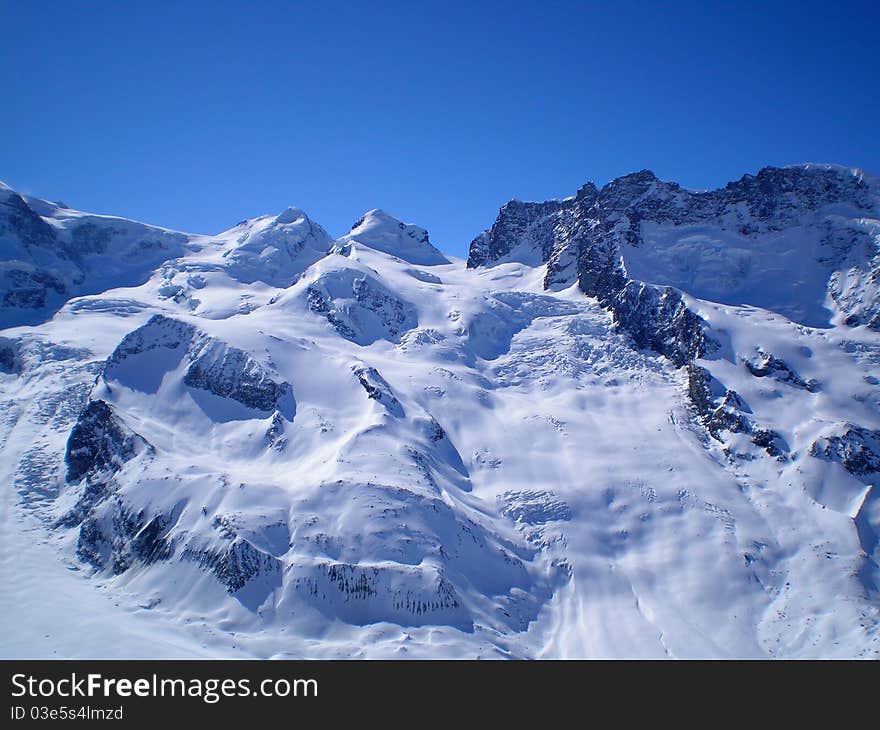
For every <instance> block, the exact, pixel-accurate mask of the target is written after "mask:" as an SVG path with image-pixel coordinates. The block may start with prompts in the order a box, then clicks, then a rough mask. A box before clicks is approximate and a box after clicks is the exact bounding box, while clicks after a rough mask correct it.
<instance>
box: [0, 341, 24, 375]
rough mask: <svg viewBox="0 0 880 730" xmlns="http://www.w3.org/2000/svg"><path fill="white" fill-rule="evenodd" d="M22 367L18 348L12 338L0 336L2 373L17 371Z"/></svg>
mask: <svg viewBox="0 0 880 730" xmlns="http://www.w3.org/2000/svg"><path fill="white" fill-rule="evenodd" d="M20 367H21V364H20V363H19V357H18V348H17V346H16V344H15V342H13V341H12V340H10V339H8V338H7V337H0V373H7V374H12V373H17V372H18V371H19V369H20Z"/></svg>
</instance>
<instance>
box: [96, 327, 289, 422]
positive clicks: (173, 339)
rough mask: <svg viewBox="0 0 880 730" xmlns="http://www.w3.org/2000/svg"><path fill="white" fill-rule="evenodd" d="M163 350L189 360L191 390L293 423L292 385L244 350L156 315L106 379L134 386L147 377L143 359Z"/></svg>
mask: <svg viewBox="0 0 880 730" xmlns="http://www.w3.org/2000/svg"><path fill="white" fill-rule="evenodd" d="M157 350H170V351H175V352H179V355H175V356H174V358H175V359H176V358H179V359H183V358H185V359H186V361H187V362H188V365H187V366H186V370H185V372H184V374H183V383H184V384H185V385H187V386H189V387H190V388H195V389H198V390H203V391H206V392H208V393H211V394H213V395H216V396H219V397H220V398H229V399H231V400H234V401H236V402H238V403H241V404H242V405H243V406H246V407H247V408H252V409H254V410H258V411H262V412H266V413H271V412H273V411H280V412H282V413H284V415H285V416H286V417H287V418H288V420H290V419H292V418H293V412H294V410H295V402H294V398H293V393H292V389H291V386H290V383H288V382H286V381H282V380H281V379H280V378H278V376H277V375H276V374H275V373H274V372H272V371H271V370H270V369H269V368H267V367H266V366H265V365H263V364H261V363H259V362H257V361H256V360H255V359H254V358H252V357H251V356H250V355H249V354H248V353H247V352H245V351H244V350H240V349H238V348H236V347H233V346H231V345H229V344H227V343H226V342H223V341H222V340H219V339H217V338H215V337H212V336H210V335H208V334H206V333H204V332H202V331H200V330H198V329H196V327H194V326H193V325H191V324H188V323H186V322H182V321H180V320H177V319H173V318H171V317H165V316H164V315H161V314H156V315H153V317H151V318H150V320H149V321H148V322H147V323H146V324H145V325H144V326H143V327H139V328H138V329H136V330H134V331H133V332H130V333H129V334H127V335H126V336H125V337H124V338H123V340H122V342H120V343H119V345H118V346H117V347H116V349H115V350H114V351H113V354H112V355H111V356H110V358H109V359H108V360H107V364H106V367H105V369H104V378H105V380H120V381H121V382H123V383H130V382H133V380H134V379H135V378H139V377H141V374H140V373H138V371H139V370H142V369H143V368H142V367H139V366H138V364H137V362H138V361H137V358H139V357H141V356H144V355H147V354H149V353H152V352H155V351H157ZM178 362H179V360H178ZM172 365H173V366H175V367H176V365H174V364H173V363H172ZM166 367H169V366H168V364H167V363H166ZM154 386H155V387H157V386H158V384H154Z"/></svg>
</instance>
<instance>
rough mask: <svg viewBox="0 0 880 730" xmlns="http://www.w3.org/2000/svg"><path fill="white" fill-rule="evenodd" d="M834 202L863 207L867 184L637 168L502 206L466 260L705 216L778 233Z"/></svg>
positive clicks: (845, 178) (796, 173) (819, 172)
mask: <svg viewBox="0 0 880 730" xmlns="http://www.w3.org/2000/svg"><path fill="white" fill-rule="evenodd" d="M840 202H846V203H849V204H852V205H854V206H855V207H857V208H859V209H861V210H865V211H870V210H871V208H872V201H871V196H870V191H869V188H868V185H867V183H865V182H864V180H862V179H861V178H859V177H857V176H855V175H845V174H841V172H840V171H839V170H836V169H833V168H825V167H816V166H804V167H788V168H776V167H765V168H764V169H762V170H761V171H760V172H758V174H757V175H744V176H743V177H742V178H741V179H740V180H738V181H736V182H731V183H728V184H727V186H726V187H724V188H721V189H718V190H710V191H706V192H691V191H689V190H685V189H683V188H682V187H681V186H679V185H678V184H677V183H674V182H664V181H661V180H658V179H657V177H656V176H655V175H654V174H653V173H652V172H651V171H650V170H642V171H641V172H636V173H632V174H630V175H624V176H623V177H619V178H617V179H615V180H612V181H611V182H610V183H608V184H607V185H606V186H605V187H603V188H602V189H601V190H597V189H596V186H595V185H593V184H592V183H588V184H586V185H584V186H583V187H582V188H581V189H580V190H579V191H578V193H577V195H575V196H574V197H573V198H568V199H566V200H554V201H548V202H545V203H523V202H520V201H512V202H510V203H508V204H506V205H505V206H504V207H503V208H502V209H501V212H500V213H499V215H498V220H496V222H495V224H494V225H493V226H492V228H491V229H490V230H489V231H487V232H485V233H483V234H481V235H480V236H478V237H477V238H476V239H475V240H474V242H473V243H472V244H471V246H472V248H471V256H470V257H469V258H468V266H469V267H471V268H474V267H477V266H486V265H490V264H492V263H495V262H497V261H498V260H500V259H502V258H503V257H504V256H506V255H507V254H508V253H510V251H511V250H513V249H514V247H516V246H517V245H519V244H520V243H521V242H523V241H532V242H535V243H537V244H538V246H539V248H540V250H541V251H542V252H544V257H543V260H544V261H550V260H551V259H552V258H553V256H555V255H557V254H558V253H559V249H560V247H562V246H566V245H568V244H570V243H572V242H575V241H577V242H578V243H579V245H580V246H581V247H582V248H583V247H590V246H593V245H596V244H599V245H603V244H604V243H606V240H605V239H609V238H610V239H613V242H614V243H620V242H626V243H628V244H630V245H633V246H638V245H639V244H640V243H641V240H642V239H641V235H642V234H641V223H642V221H652V222H656V223H670V224H673V225H683V224H686V223H709V222H711V223H714V224H717V225H721V226H724V227H726V228H730V229H733V230H737V231H738V232H739V233H741V234H743V235H750V234H752V233H756V232H759V231H778V230H782V229H783V228H785V227H786V226H788V225H791V224H792V223H794V222H795V221H797V219H798V216H799V215H801V214H803V213H804V212H809V211H815V210H817V209H819V208H821V207H823V206H825V205H830V204H834V203H840Z"/></svg>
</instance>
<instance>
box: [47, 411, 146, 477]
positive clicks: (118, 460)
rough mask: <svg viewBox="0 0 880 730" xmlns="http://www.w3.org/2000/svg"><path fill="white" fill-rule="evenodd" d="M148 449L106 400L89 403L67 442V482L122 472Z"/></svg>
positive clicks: (65, 456) (65, 461) (65, 455)
mask: <svg viewBox="0 0 880 730" xmlns="http://www.w3.org/2000/svg"><path fill="white" fill-rule="evenodd" d="M146 447H147V442H146V441H144V439H142V438H141V437H140V436H138V435H137V434H136V433H134V432H132V431H129V430H128V429H127V428H125V426H123V425H122V423H121V422H120V421H119V420H118V419H117V418H116V416H115V414H114V413H113V410H112V409H111V408H110V406H108V405H107V404H106V403H105V402H104V401H102V400H93V401H90V402H89V403H88V405H87V406H86V407H85V409H84V410H83V412H82V413H81V414H80V416H79V419H77V422H76V425H75V426H74V427H73V430H72V431H71V432H70V437H69V438H68V440H67V449H66V450H65V453H64V463H65V464H66V465H67V481H68V482H76V481H79V480H80V479H82V478H83V477H84V476H87V475H95V474H97V473H98V472H101V471H110V472H116V471H119V469H120V468H121V467H122V465H123V464H124V463H125V462H126V461H129V460H130V459H131V458H132V457H134V456H135V455H137V454H138V453H139V452H140V451H141V450H142V449H144V448H146Z"/></svg>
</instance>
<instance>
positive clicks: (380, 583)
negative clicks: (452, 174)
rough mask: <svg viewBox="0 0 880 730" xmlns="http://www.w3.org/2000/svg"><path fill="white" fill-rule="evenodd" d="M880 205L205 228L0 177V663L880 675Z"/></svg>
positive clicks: (835, 181) (768, 176)
mask: <svg viewBox="0 0 880 730" xmlns="http://www.w3.org/2000/svg"><path fill="white" fill-rule="evenodd" d="M878 191H880V189H878V185H877V183H876V181H874V180H873V179H871V178H870V177H868V176H867V175H864V174H863V173H861V172H859V171H856V170H849V169H844V168H838V167H832V166H801V167H794V168H784V169H776V168H767V169H765V170H762V171H761V172H760V173H758V174H757V175H756V176H746V177H744V178H743V179H742V180H740V181H737V182H735V183H731V184H730V185H728V186H727V187H726V188H724V189H721V190H719V191H709V192H704V193H696V192H691V191H686V190H684V189H682V188H680V187H678V186H677V185H675V184H674V183H665V182H661V181H659V180H657V179H656V178H655V177H654V176H653V175H651V174H650V173H648V172H642V173H636V174H634V175H631V176H626V177H624V178H620V179H618V180H615V181H613V182H612V183H610V184H609V185H607V186H605V187H604V188H602V189H598V188H596V187H595V186H592V185H591V184H588V185H586V186H584V187H583V188H581V190H580V191H578V193H577V195H576V196H573V197H572V198H567V199H565V200H560V201H548V202H545V203H522V202H519V201H512V202H511V203H508V204H507V205H506V206H504V208H502V210H501V212H500V214H499V217H498V220H497V221H496V224H495V225H494V226H493V228H492V229H491V230H489V231H487V232H485V233H483V234H481V235H480V236H478V237H477V239H476V240H475V241H474V243H473V244H472V247H471V254H470V258H469V260H468V262H467V265H465V262H463V261H459V260H455V259H451V258H448V257H446V256H444V255H443V254H442V253H441V252H440V251H438V250H437V249H436V248H435V247H434V246H433V245H432V244H431V243H430V241H429V239H428V234H427V232H426V231H425V230H424V229H422V228H419V227H417V226H414V225H409V224H405V223H402V222H400V221H399V220H397V219H396V218H394V217H393V216H392V215H391V214H389V213H387V212H385V211H382V210H372V211H369V212H368V213H366V214H365V215H364V217H363V218H362V219H361V220H359V221H358V222H357V223H356V224H355V226H354V227H353V228H352V230H351V231H350V232H349V233H348V234H347V235H345V236H343V237H342V238H340V239H338V240H336V241H334V240H332V239H331V238H330V236H329V235H328V234H327V233H326V232H325V231H324V229H323V228H321V227H320V226H319V225H318V224H316V223H314V222H313V221H311V220H310V219H309V218H308V216H307V215H306V214H305V213H304V212H303V211H301V210H299V209H297V208H289V209H287V210H286V211H284V212H283V213H281V214H280V215H278V216H263V217H260V218H255V219H252V220H248V221H244V222H242V223H240V224H239V225H237V226H236V227H234V228H232V229H230V230H229V231H226V232H224V233H221V234H218V235H216V236H196V235H190V234H183V233H177V232H173V231H168V230H166V229H162V228H156V227H152V226H148V225H144V224H140V223H134V222H132V221H127V220H123V219H118V218H112V217H107V216H94V215H89V214H85V213H80V212H77V211H72V210H69V209H68V208H66V207H65V206H63V205H62V204H55V203H48V202H45V201H39V200H35V199H32V198H28V197H25V196H21V195H19V194H17V193H15V192H14V191H12V190H11V189H9V188H8V187H5V186H0V297H2V301H0V327H3V328H4V329H3V330H2V331H0V401H2V408H0V474H2V481H0V483H2V485H3V486H4V489H3V495H2V498H0V505H2V507H0V510H2V512H0V546H2V549H0V581H2V584H3V585H4V591H3V592H0V611H2V613H3V616H4V621H3V628H2V629H0V655H2V656H4V657H14V656H30V657H48V656H67V657H80V656H90V657H91V656H115V657H125V656H131V657H142V656H163V657H164V656H176V657H190V656H197V657H201V656H229V657H401V658H403V657H486V658H493V657H498V658H501V657H514V658H520V657H522V658H527V657H548V658H549V657H663V656H668V657H817V656H818V657H873V658H876V657H878V656H880V638H878V637H880V612H878V608H880V593H878V582H880V569H878V564H877V560H878V557H880V555H878V535H880V499H878V497H877V493H876V492H875V491H874V486H875V484H876V483H877V481H878V473H880V332H878V329H880V285H878V278H880V233H878V232H880V222H878V219H880V192H878Z"/></svg>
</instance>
